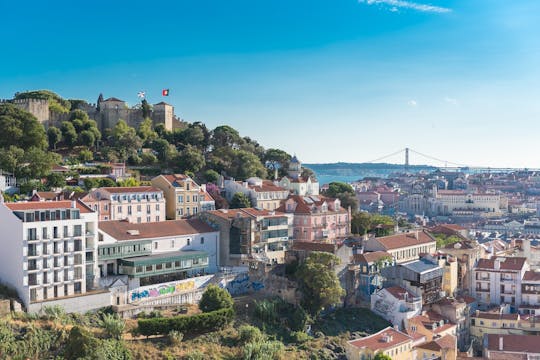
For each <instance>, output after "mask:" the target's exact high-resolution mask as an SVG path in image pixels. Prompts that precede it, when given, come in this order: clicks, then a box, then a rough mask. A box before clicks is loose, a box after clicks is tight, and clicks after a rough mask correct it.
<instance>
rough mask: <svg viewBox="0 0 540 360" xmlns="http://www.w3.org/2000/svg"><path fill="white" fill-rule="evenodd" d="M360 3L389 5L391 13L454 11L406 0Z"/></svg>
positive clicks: (370, 0)
mask: <svg viewBox="0 0 540 360" xmlns="http://www.w3.org/2000/svg"><path fill="white" fill-rule="evenodd" d="M358 2H360V3H365V4H368V5H388V6H391V8H390V11H392V12H395V11H397V10H399V9H412V10H417V11H422V12H434V13H447V12H451V11H452V9H449V8H445V7H441V6H435V5H428V4H421V3H416V2H412V1H406V0H358Z"/></svg>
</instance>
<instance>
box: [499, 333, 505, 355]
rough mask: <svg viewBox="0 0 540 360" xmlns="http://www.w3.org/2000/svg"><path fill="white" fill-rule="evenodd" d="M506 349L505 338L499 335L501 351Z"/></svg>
mask: <svg viewBox="0 0 540 360" xmlns="http://www.w3.org/2000/svg"><path fill="white" fill-rule="evenodd" d="M503 350H504V338H503V337H502V336H499V351H503Z"/></svg>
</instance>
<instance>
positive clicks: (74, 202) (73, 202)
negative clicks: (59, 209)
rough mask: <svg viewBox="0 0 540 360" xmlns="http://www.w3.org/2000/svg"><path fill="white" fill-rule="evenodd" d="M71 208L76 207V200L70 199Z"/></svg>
mask: <svg viewBox="0 0 540 360" xmlns="http://www.w3.org/2000/svg"><path fill="white" fill-rule="evenodd" d="M71 208H72V209H76V208H77V201H76V200H72V201H71Z"/></svg>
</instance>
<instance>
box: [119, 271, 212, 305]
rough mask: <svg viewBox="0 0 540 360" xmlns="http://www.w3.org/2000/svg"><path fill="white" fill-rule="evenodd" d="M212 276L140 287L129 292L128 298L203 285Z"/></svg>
mask: <svg viewBox="0 0 540 360" xmlns="http://www.w3.org/2000/svg"><path fill="white" fill-rule="evenodd" d="M211 278H212V276H211V275H210V276H201V277H197V278H193V279H187V280H180V281H177V282H173V283H168V284H157V285H149V286H145V287H140V288H138V289H135V290H132V291H130V292H129V300H130V302H132V301H137V300H142V299H148V298H155V297H159V296H165V295H172V294H177V293H182V292H186V291H190V290H195V289H198V288H200V287H203V286H204V285H205V284H206V283H207V282H208V281H209V280H210V279H211Z"/></svg>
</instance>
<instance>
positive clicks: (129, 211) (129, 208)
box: [128, 205, 131, 215]
mask: <svg viewBox="0 0 540 360" xmlns="http://www.w3.org/2000/svg"><path fill="white" fill-rule="evenodd" d="M128 215H131V205H129V206H128Z"/></svg>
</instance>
